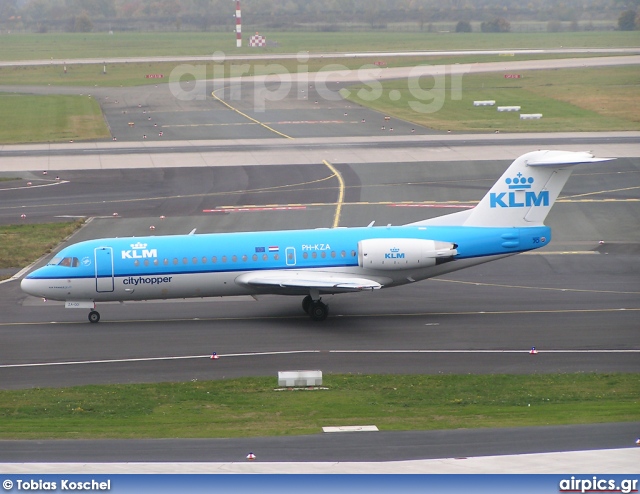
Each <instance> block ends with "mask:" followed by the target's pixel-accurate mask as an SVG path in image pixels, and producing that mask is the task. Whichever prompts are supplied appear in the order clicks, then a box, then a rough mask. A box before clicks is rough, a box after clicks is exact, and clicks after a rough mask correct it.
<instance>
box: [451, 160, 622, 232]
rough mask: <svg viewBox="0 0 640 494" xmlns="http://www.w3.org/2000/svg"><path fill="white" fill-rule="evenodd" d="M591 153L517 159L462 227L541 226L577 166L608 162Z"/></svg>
mask: <svg viewBox="0 0 640 494" xmlns="http://www.w3.org/2000/svg"><path fill="white" fill-rule="evenodd" d="M610 159H612V158H595V157H594V156H593V155H592V154H591V153H586V152H572V151H533V152H531V153H527V154H523V155H522V156H520V157H519V158H517V159H516V160H515V161H514V162H513V163H512V164H511V166H509V168H507V171H505V172H504V174H503V175H502V177H500V179H499V180H498V181H497V182H496V183H495V184H494V186H493V187H491V190H490V191H489V192H488V193H487V194H486V195H485V196H484V197H483V199H482V200H481V201H480V203H479V204H478V205H477V206H476V207H475V208H473V209H472V210H471V211H470V212H469V213H470V214H469V215H468V216H467V217H466V219H465V220H464V222H463V223H462V224H463V225H464V226H495V227H504V226H514V227H521V226H539V225H542V224H543V222H544V219H545V218H546V217H547V214H548V213H549V211H550V210H551V207H552V206H553V203H554V202H555V201H556V199H557V198H558V195H559V194H560V192H561V191H562V188H563V187H564V184H565V183H566V182H567V179H568V178H569V175H571V172H572V171H573V165H578V164H580V163H595V162H599V161H608V160H610Z"/></svg>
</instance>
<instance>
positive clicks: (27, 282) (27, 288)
mask: <svg viewBox="0 0 640 494" xmlns="http://www.w3.org/2000/svg"><path fill="white" fill-rule="evenodd" d="M39 285H40V283H39V281H38V280H34V279H31V278H28V277H26V278H22V281H21V282H20V289H21V290H22V291H23V292H25V293H27V294H29V295H33V296H35V297H42V296H43V295H42V294H40V293H38V291H39V290H38V288H39Z"/></svg>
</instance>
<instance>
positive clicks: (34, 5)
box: [0, 0, 640, 31]
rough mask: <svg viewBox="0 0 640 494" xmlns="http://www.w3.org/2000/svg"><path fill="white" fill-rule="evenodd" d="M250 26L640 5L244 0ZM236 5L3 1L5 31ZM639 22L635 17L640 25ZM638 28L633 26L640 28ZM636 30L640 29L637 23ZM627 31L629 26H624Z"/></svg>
mask: <svg viewBox="0 0 640 494" xmlns="http://www.w3.org/2000/svg"><path fill="white" fill-rule="evenodd" d="M241 4H242V10H243V21H245V22H248V23H249V24H250V25H252V26H264V27H270V28H279V29H290V30H293V29H318V30H332V29H335V30H340V29H342V27H343V26H347V25H354V24H359V25H363V26H368V27H370V28H371V29H382V28H385V27H386V26H387V25H389V24H390V23H415V24H416V26H418V28H419V29H424V28H425V26H426V25H427V24H429V23H436V22H454V23H455V22H460V21H462V22H467V23H471V22H478V23H492V22H493V25H489V24H485V26H489V27H487V29H488V30H491V29H498V30H504V29H505V24H504V22H503V21H500V23H501V24H497V23H498V20H500V19H502V20H504V21H507V22H508V21H511V22H513V21H535V22H551V21H555V22H573V23H577V22H594V21H618V23H619V24H620V16H621V15H622V13H624V12H626V16H627V17H626V18H625V23H624V27H625V28H628V27H629V19H630V18H631V14H630V13H628V12H636V13H637V11H638V6H639V5H640V0H563V1H560V2H558V1H557V0H524V1H523V0H241ZM234 13H235V0H0V26H2V27H3V29H11V28H13V29H15V30H21V29H22V30H41V31H46V30H56V31H91V30H127V29H159V30H226V29H233V26H234V25H235V19H234ZM635 21H636V17H635V16H633V23H635ZM633 23H632V24H633ZM633 25H634V28H635V24H633ZM619 27H620V28H623V27H622V25H620V26H619Z"/></svg>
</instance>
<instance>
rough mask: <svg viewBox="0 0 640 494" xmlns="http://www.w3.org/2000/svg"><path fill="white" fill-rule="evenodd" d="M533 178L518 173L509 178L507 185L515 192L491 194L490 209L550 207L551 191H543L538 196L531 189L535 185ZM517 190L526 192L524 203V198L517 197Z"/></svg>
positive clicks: (506, 181)
mask: <svg viewBox="0 0 640 494" xmlns="http://www.w3.org/2000/svg"><path fill="white" fill-rule="evenodd" d="M533 182H534V179H533V177H528V178H527V177H525V176H523V175H522V173H519V172H518V175H517V176H516V177H514V178H507V179H506V180H505V183H506V184H507V185H508V186H509V190H510V191H513V192H500V193H497V194H496V193H495V192H491V193H490V194H489V201H490V207H492V208H524V207H527V208H530V207H532V206H549V191H548V190H541V191H540V193H538V194H536V193H535V192H534V191H531V190H527V189H531V185H532V184H533ZM516 190H522V191H525V192H524V202H522V198H520V199H518V198H517V197H516V193H515V191H516Z"/></svg>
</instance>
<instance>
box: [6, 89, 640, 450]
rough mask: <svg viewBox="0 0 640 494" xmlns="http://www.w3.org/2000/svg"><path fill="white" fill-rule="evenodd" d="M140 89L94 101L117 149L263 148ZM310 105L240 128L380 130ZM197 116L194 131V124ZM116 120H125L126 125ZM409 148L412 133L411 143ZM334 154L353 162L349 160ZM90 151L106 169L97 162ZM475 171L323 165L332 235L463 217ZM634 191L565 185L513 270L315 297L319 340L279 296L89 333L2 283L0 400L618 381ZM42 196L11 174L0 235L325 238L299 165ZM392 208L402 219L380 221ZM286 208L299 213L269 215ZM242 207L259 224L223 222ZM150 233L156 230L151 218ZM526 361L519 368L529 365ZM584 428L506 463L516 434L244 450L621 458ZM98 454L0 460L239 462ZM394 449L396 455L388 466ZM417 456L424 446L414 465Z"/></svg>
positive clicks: (101, 182) (490, 179)
mask: <svg viewBox="0 0 640 494" xmlns="http://www.w3.org/2000/svg"><path fill="white" fill-rule="evenodd" d="M335 84H336V88H337V86H338V84H337V83H335ZM254 87H255V86H254ZM157 89H158V92H157V94H156V92H155V90H156V88H138V89H135V88H134V89H132V90H130V91H125V92H123V95H121V94H118V95H117V98H119V99H118V100H117V101H118V103H115V101H116V99H115V98H116V95H115V94H114V95H110V94H105V93H101V94H100V95H99V97H100V98H102V100H101V104H102V106H103V108H104V109H105V114H106V115H107V120H108V121H109V124H110V126H111V128H112V131H113V132H114V135H116V136H117V137H118V140H119V141H121V140H125V141H126V140H127V139H130V140H138V141H139V140H141V139H142V137H141V135H139V134H142V135H147V138H146V140H147V141H149V140H151V139H158V140H161V139H162V138H166V137H169V138H171V139H175V140H181V139H187V138H189V136H191V138H193V139H200V138H214V139H218V138H220V139H223V138H227V137H232V138H237V137H238V131H239V130H240V132H241V135H242V136H243V137H255V138H259V139H262V138H264V137H267V136H268V137H274V133H273V131H272V130H269V129H267V128H265V127H264V126H263V125H258V124H255V122H251V123H247V119H246V118H245V119H243V118H240V117H241V115H240V114H238V113H237V112H236V111H234V110H232V109H230V108H228V107H225V106H224V105H222V104H221V103H219V102H217V101H215V100H213V99H210V100H206V101H204V102H202V101H197V100H194V101H186V102H185V101H178V102H176V101H175V98H173V101H172V99H171V97H170V95H169V94H168V92H167V90H166V87H165V88H164V89H163V88H162V86H159V87H158V88H157ZM208 89H209V88H208V87H207V88H206V90H207V91H208ZM309 89H313V88H309ZM47 90H49V91H50V89H47ZM100 91H110V90H106V89H104V88H101V89H100ZM243 91H244V89H243ZM305 91H307V89H306V88H305ZM125 93H126V94H125ZM160 93H162V94H160ZM244 94H245V97H244V98H241V99H240V100H238V104H237V105H235V106H237V107H238V108H239V109H240V110H241V111H242V110H243V109H244V110H251V109H254V110H255V105H254V102H255V99H253V100H247V99H246V98H251V95H250V94H249V93H247V92H246V91H245V92H244ZM107 96H108V97H109V98H107ZM141 98H142V99H141ZM121 99H122V103H121ZM105 101H108V102H105ZM243 101H244V104H245V105H246V106H245V107H244V108H243V107H242V104H243ZM315 101H316V100H315V99H314V97H313V95H310V94H307V100H304V99H300V94H299V93H295V94H294V93H291V95H290V96H289V97H287V98H284V99H282V100H280V101H279V102H278V104H277V105H276V107H272V108H268V109H267V111H266V112H265V114H261V115H259V116H260V118H259V120H260V121H261V122H263V123H265V122H266V123H267V124H273V127H271V125H269V127H271V128H275V127H277V131H278V132H282V133H284V134H286V133H287V132H289V133H291V134H294V135H292V136H291V137H298V138H301V137H305V136H312V135H313V136H320V137H332V136H336V135H337V136H344V135H352V136H368V135H377V134H374V132H379V131H380V130H381V129H380V122H384V119H383V118H382V117H383V116H381V115H379V114H374V113H373V112H371V113H367V112H369V110H364V109H360V108H357V109H352V108H350V107H348V105H347V104H345V103H344V102H338V103H333V102H331V101H326V100H324V101H323V100H318V101H319V103H317V104H316V103H315ZM118 105H122V106H118ZM138 105H140V106H138ZM252 105H254V106H252ZM316 105H317V106H316ZM123 108H124V109H123ZM123 111H126V112H127V113H122V112H123ZM163 111H165V112H167V113H163ZM197 112H200V113H201V114H202V116H203V119H201V120H198V118H197V115H196V113H197ZM132 113H135V115H136V121H135V125H134V126H129V120H130V117H131V116H132ZM243 113H244V112H243ZM180 114H183V115H182V116H181V117H180V116H179V115H180ZM205 114H206V117H205ZM169 115H170V117H169ZM250 116H251V115H250ZM181 119H182V120H181ZM362 119H364V120H365V121H364V122H363V121H362ZM154 123H155V124H160V125H162V126H166V130H165V131H163V136H159V135H157V133H156V131H157V128H158V127H155V126H154ZM172 125H173V127H171V126H172ZM394 125H396V127H395V128H394V132H396V131H401V132H402V133H403V135H409V134H411V133H412V132H411V129H412V127H411V126H410V125H409V124H406V123H402V122H398V123H395V122H394ZM385 130H386V129H385ZM120 131H122V134H120ZM415 132H418V133H424V134H425V135H426V134H429V133H430V131H428V130H427V129H415ZM127 133H129V134H127ZM118 134H120V136H118ZM205 136H208V137H205ZM283 139H286V138H285V137H283ZM535 147H538V146H535ZM247 151H248V152H253V150H251V149H249V150H247ZM14 152H18V151H17V150H15V151H14ZM352 152H353V154H354V155H355V154H357V153H358V152H359V150H358V149H354V150H352ZM101 153H102V154H104V155H108V154H109V151H108V150H107V151H101ZM256 153H259V150H257V151H256ZM28 157H29V155H28V153H27V156H26V158H27V159H28ZM515 157H516V156H513V158H515ZM59 158H60V159H64V155H60V156H59ZM478 158H479V159H478V160H477V161H471V162H451V161H447V162H438V161H429V162H420V161H412V162H406V163H404V162H403V163H397V164H395V165H394V166H389V165H388V164H387V163H376V162H372V161H371V160H369V162H368V163H366V164H364V163H357V160H354V162H353V163H352V162H349V161H345V162H338V163H335V166H336V167H337V168H338V170H339V172H340V173H341V175H342V176H343V178H344V180H345V182H346V189H345V192H346V196H345V206H344V208H343V213H342V216H341V219H340V225H341V226H355V225H358V226H360V225H366V224H368V223H369V222H370V221H371V220H376V221H377V223H378V224H387V223H393V224H402V223H407V222H410V221H415V220H417V219H423V218H426V217H431V216H436V215H439V214H442V213H446V212H449V211H452V210H459V208H463V207H469V206H470V205H472V204H473V201H477V200H479V199H480V198H481V197H482V195H483V194H484V193H485V192H486V191H487V190H488V188H489V187H490V186H491V185H492V184H493V183H494V182H495V180H496V178H497V177H498V176H499V175H500V172H501V170H503V169H504V167H506V166H507V165H508V162H504V161H497V162H496V161H486V160H484V159H481V158H483V156H478ZM639 173H640V160H639V159H638V158H637V157H635V158H624V159H619V160H616V161H614V162H612V164H611V165H610V166H609V167H607V168H606V169H598V170H595V169H580V170H578V171H576V172H575V173H574V175H573V176H572V177H571V179H570V180H569V183H568V184H567V186H566V187H565V190H564V191H563V194H562V197H564V198H565V199H566V200H564V201H562V202H559V203H558V204H556V206H555V207H554V209H553V211H552V213H551V214H550V216H549V218H548V224H549V225H550V226H551V227H552V228H553V229H554V240H553V242H552V244H551V245H550V246H549V247H548V248H546V249H547V251H546V252H544V251H543V252H542V253H541V254H533V255H521V256H516V257H513V258H509V259H505V260H502V261H498V262H496V263H490V264H487V265H483V266H479V267H476V268H472V269H469V270H465V271H461V272H459V273H454V274H452V275H449V276H447V277H445V278H444V279H441V280H429V281H427V282H422V283H419V284H416V285H412V286H411V287H402V288H397V289H395V290H383V291H380V292H377V293H371V294H355V295H349V296H341V297H339V296H336V297H332V298H331V299H330V300H329V302H330V306H331V316H330V318H329V319H328V320H327V321H326V322H325V323H324V324H317V323H313V322H312V321H310V320H309V319H308V317H306V316H304V314H302V312H301V309H300V307H299V305H300V301H299V300H298V299H297V298H286V297H280V298H278V297H264V298H263V299H262V300H259V301H257V302H256V301H253V300H252V299H233V300H228V299H225V301H224V303H221V302H220V301H187V302H169V303H161V304H158V303H155V304H152V303H137V304H126V305H117V304H104V305H103V306H102V307H100V310H101V313H102V316H103V320H102V322H101V323H100V324H98V325H89V323H88V322H86V317H85V314H84V312H82V311H78V312H75V311H67V310H65V309H63V308H62V307H61V306H60V305H57V304H52V303H46V304H44V303H43V302H42V301H39V300H37V299H33V298H29V297H26V296H24V295H23V294H21V292H20V291H19V287H18V285H17V282H9V283H4V284H2V285H0V341H2V345H0V387H1V388H3V389H19V388H28V387H37V386H66V385H74V384H87V383H110V382H156V381H182V380H187V379H217V378H223V377H224V378H228V377H235V376H242V375H273V376H274V380H275V376H276V373H277V371H279V370H289V369H294V368H319V369H321V370H323V371H324V372H377V373H381V372H384V373H409V374H411V373H439V372H448V373H465V372H470V373H502V372H504V373H544V372H576V371H579V372H614V371H621V372H638V371H639V370H640V359H639V358H638V351H639V350H640V337H639V336H638V332H637V328H638V324H637V315H638V312H639V311H640V304H639V301H640V298H639V297H638V295H640V267H639V266H640V265H639V264H638V262H637V259H638V254H639V250H640V249H639V247H638V246H639V245H640V243H639V240H640V238H639V236H640V233H639V232H640V228H638V227H639V226H640V225H639V222H640V220H639V219H638V215H637V199H638V192H637V191H638V187H640V184H639V182H638V177H639ZM460 177H464V178H462V179H461V178H460ZM60 178H61V180H59V181H56V180H55V179H53V178H52V177H47V178H45V177H43V176H42V171H41V169H37V170H31V171H30V172H25V173H21V174H20V180H17V181H10V182H1V183H0V187H1V188H2V191H1V192H2V197H3V202H2V205H1V206H0V222H1V223H3V224H7V223H13V222H15V218H16V216H17V215H18V214H19V212H20V211H27V213H28V214H27V218H26V220H25V221H27V222H28V221H38V222H40V221H43V220H53V221H58V220H60V219H61V218H60V217H61V216H91V217H96V219H94V220H93V221H92V222H90V223H89V225H87V226H86V227H85V228H83V229H82V230H81V231H80V232H79V233H78V234H77V236H75V237H74V238H73V241H76V240H81V239H84V238H95V237H103V236H118V235H120V236H124V235H146V234H148V233H149V231H150V229H149V227H150V226H151V225H153V226H155V230H154V232H155V234H168V233H185V232H187V231H190V230H191V229H192V228H195V227H197V228H198V232H200V233H204V232H216V231H243V230H256V229H283V228H306V227H318V226H330V225H331V221H332V219H333V218H334V214H335V207H336V197H337V191H338V183H337V180H336V178H335V177H331V173H329V170H328V169H327V168H326V167H325V166H324V165H322V164H319V163H318V164H314V165H309V164H304V165H302V164H301V165H300V166H297V165H295V164H294V165H282V166H279V165H272V166H268V167H260V166H253V167H252V166H235V167H220V166H218V167H215V169H214V168H182V169H180V170H179V171H178V169H176V168H161V169H154V170H148V169H146V170H145V169H138V168H136V169H130V168H127V166H126V159H125V161H124V162H123V166H122V167H121V168H120V169H114V170H102V171H95V170H90V171H89V170H78V169H76V170H64V169H62V171H61V172H60ZM36 180H38V181H43V182H41V183H38V184H37V185H46V186H45V187H38V188H34V187H33V184H34V182H35V181H36ZM28 181H31V182H32V185H31V186H29V185H27V183H26V182H28ZM406 201H415V202H417V203H419V204H414V205H411V206H407V205H406V204H403V205H401V206H399V205H398V204H401V203H405V202H406ZM425 201H430V204H429V207H424V206H425V204H424V202H425ZM420 203H422V204H420ZM292 204H296V205H302V207H303V209H295V210H282V209H273V207H272V206H273V205H280V206H282V205H292ZM246 205H260V206H267V208H266V209H263V210H251V211H243V209H246V208H244V206H246ZM233 208H236V209H235V210H233ZM450 208H454V209H450ZM204 210H217V211H218V212H214V213H204V212H203V211H204ZM114 212H117V213H118V216H117V217H114V216H113V213H114ZM161 215H164V216H166V218H165V219H164V220H160V219H159V217H160V216H161ZM601 241H603V243H601ZM52 321H53V322H55V323H52ZM125 341H126V344H123V342H125ZM533 346H535V347H536V348H537V349H538V351H539V353H538V354H537V355H530V354H529V350H530V348H531V347H533ZM212 351H216V352H217V353H218V354H219V355H220V356H221V358H220V359H219V360H218V361H211V360H210V359H209V358H208V355H209V354H210V353H211V352H212ZM280 352H285V353H280ZM256 353H261V354H262V355H256ZM173 357H181V358H180V359H179V360H176V359H174V358H173ZM41 364H46V365H41ZM585 427H586V428H584V429H580V430H577V429H574V430H573V431H571V430H569V429H567V431H568V432H567V434H568V435H575V436H576V437H579V438H580V439H579V440H574V441H569V440H568V439H566V437H567V436H565V435H564V434H565V432H561V429H557V430H554V429H553V428H552V429H550V430H549V431H548V433H547V432H544V433H541V435H540V436H536V437H539V439H540V441H539V442H537V441H533V442H531V441H521V440H516V441H515V442H516V443H517V445H514V441H513V438H514V437H515V436H513V434H516V435H518V434H523V436H518V437H525V436H526V435H527V432H529V431H527V430H526V429H525V430H518V431H506V432H507V433H506V435H502V432H505V431H501V432H496V431H448V432H446V433H445V432H443V433H442V434H443V435H442V437H441V439H438V440H436V439H435V438H436V436H437V434H439V433H429V434H427V433H424V434H423V433H406V434H398V435H386V433H385V434H382V435H365V436H358V439H357V441H356V440H354V439H353V437H352V436H349V438H348V439H349V440H348V441H347V443H343V442H342V441H344V440H345V439H333V438H325V436H312V437H307V438H291V442H289V441H288V440H282V439H272V440H270V439H260V440H259V441H264V445H265V447H264V450H263V451H264V453H261V456H263V457H266V459H269V460H271V461H279V460H281V461H292V460H298V461H301V460H302V461H312V460H323V459H328V460H333V459H335V458H337V457H340V458H342V459H345V460H348V459H356V458H361V459H363V460H367V461H380V460H383V459H384V460H390V459H398V458H400V457H401V458H409V457H410V458H427V457H434V456H432V455H437V454H438V452H440V454H443V455H446V453H449V452H450V454H451V455H455V456H459V455H464V456H473V455H486V454H492V452H493V453H498V454H515V453H523V452H528V451H557V450H563V449H564V450H572V449H598V448H602V447H625V446H627V445H630V444H632V443H631V439H630V436H632V435H633V430H637V423H632V424H619V425H617V424H611V425H603V426H585ZM563 431H564V430H563ZM509 432H512V434H509ZM484 433H487V434H488V435H487V436H483V435H482V434H484ZM490 437H491V438H493V439H490ZM605 437H606V438H608V439H605ZM298 441H299V442H298ZM352 441H353V442H352ZM369 441H371V442H369ZM109 444H111V445H112V446H110V447H108V446H107V445H106V443H91V442H87V443H84V442H82V443H78V442H76V443H75V446H79V451H83V452H84V454H83V455H78V454H77V453H74V452H72V449H73V447H74V445H69V444H67V443H65V442H51V443H49V442H38V445H36V443H33V442H11V443H6V442H3V444H2V446H5V445H8V446H9V447H7V448H5V447H2V448H1V449H2V451H3V452H5V451H7V453H5V456H3V457H2V460H3V461H25V460H28V461H74V460H78V459H79V458H81V459H83V460H84V461H123V460H124V461H127V460H128V459H138V460H142V459H143V458H144V459H148V460H149V461H163V458H164V459H167V460H170V459H177V460H183V461H197V460H201V459H205V460H206V459H208V458H214V456H210V448H211V447H213V449H217V450H218V451H219V452H220V454H219V456H215V459H216V460H220V461H234V459H236V458H237V454H238V452H239V451H240V450H242V451H243V453H244V454H246V452H245V451H244V450H245V446H246V445H247V444H248V443H246V442H244V440H240V441H238V442H235V440H234V441H231V440H229V441H228V442H226V440H225V441H223V442H221V443H216V442H214V443H206V442H202V443H198V442H197V441H195V442H186V443H180V442H171V443H168V444H169V445H170V448H171V449H172V450H173V451H174V452H175V455H171V454H166V451H167V450H169V447H168V444H167V443H165V442H162V441H158V442H155V441H151V442H144V441H142V442H113V443H109ZM346 444H351V445H352V447H351V448H349V447H347V446H346ZM384 444H389V447H388V448H385V447H383V445H384ZM394 444H400V445H409V446H410V447H409V449H408V450H407V451H406V453H405V452H402V453H401V452H400V449H399V448H396V447H394ZM426 444H432V445H436V446H435V447H433V448H432V447H431V446H430V447H428V448H427V447H426V446H425V445H426ZM525 444H531V448H529V447H528V446H524V445H525ZM194 445H195V446H194ZM223 445H224V447H223ZM309 445H312V446H314V448H313V449H317V451H318V453H317V454H314V455H311V454H310V455H309V456H305V455H304V454H301V450H305V451H306V450H312V448H309V447H308V446H309ZM323 445H324V446H323ZM437 445H439V447H438V446H437ZM472 445H476V446H472ZM39 446H42V447H39ZM216 446H218V448H216ZM315 446H317V448H315ZM174 447H175V448H174ZM129 448H131V449H129ZM199 448H202V449H199ZM323 448H324V449H323ZM375 449H378V450H379V451H380V456H379V458H377V459H376V458H375V454H374V453H372V451H373V450H375ZM36 450H38V451H40V453H37V452H36ZM341 451H344V454H343V453H341ZM403 451H404V450H403ZM128 452H130V453H138V454H129V453H128ZM414 455H415V456H414ZM305 459H306V460H305Z"/></svg>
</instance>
